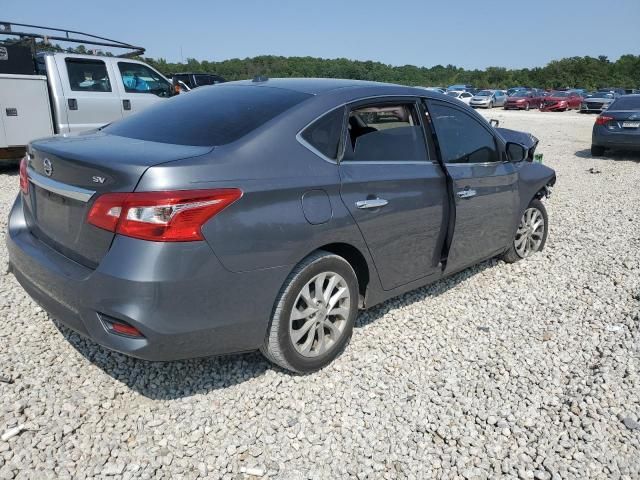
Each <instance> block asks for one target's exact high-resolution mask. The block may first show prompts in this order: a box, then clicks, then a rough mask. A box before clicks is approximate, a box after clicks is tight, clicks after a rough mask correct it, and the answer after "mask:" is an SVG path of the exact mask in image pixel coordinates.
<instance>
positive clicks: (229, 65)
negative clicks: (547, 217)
mask: <svg viewBox="0 0 640 480" xmlns="http://www.w3.org/2000/svg"><path fill="white" fill-rule="evenodd" d="M144 60H145V61H146V62H148V63H149V64H151V65H153V66H155V67H156V68H157V69H158V70H160V71H161V72H162V73H165V74H170V73H178V72H203V73H204V72H206V73H216V74H218V75H221V76H223V77H224V78H226V79H227V80H241V79H247V78H253V77H254V76H256V75H265V76H267V77H273V78H275V77H330V78H350V79H356V80H374V81H379V82H390V83H399V84H402V85H419V86H444V87H446V86H448V85H453V84H458V83H462V84H472V85H474V86H476V87H481V88H482V87H487V88H488V87H493V88H508V87H512V86H520V85H522V86H532V87H540V88H563V87H570V88H587V89H590V90H591V89H596V88H600V87H609V86H615V87H622V88H640V55H623V56H621V57H620V58H619V59H618V60H616V61H611V60H609V59H608V58H607V57H606V56H602V55H601V56H599V57H589V56H586V57H570V58H563V59H561V60H554V61H551V62H549V63H548V64H547V65H546V66H544V67H536V68H531V69H530V68H522V69H508V68H503V67H488V68H486V69H484V70H477V69H476V70H466V69H464V68H460V67H456V66H454V65H447V66H443V65H436V66H433V67H416V66H414V65H404V66H391V65H385V64H384V63H380V62H373V61H359V60H349V59H346V58H337V59H324V58H314V57H279V56H273V55H264V56H259V57H252V58H244V59H238V58H233V59H230V60H223V61H220V62H210V61H206V60H205V61H199V60H196V59H194V58H189V59H187V61H186V62H184V63H170V62H167V61H166V60H165V59H162V58H158V59H154V58H150V57H145V58H144Z"/></svg>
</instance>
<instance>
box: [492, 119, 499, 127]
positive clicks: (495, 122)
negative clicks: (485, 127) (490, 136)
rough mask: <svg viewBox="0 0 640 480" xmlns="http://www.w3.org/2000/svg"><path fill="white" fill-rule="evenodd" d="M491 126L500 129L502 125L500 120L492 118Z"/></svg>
mask: <svg viewBox="0 0 640 480" xmlns="http://www.w3.org/2000/svg"><path fill="white" fill-rule="evenodd" d="M489 125H491V126H492V127H493V128H498V126H499V125H500V120H496V119H495V118H492V119H491V120H489Z"/></svg>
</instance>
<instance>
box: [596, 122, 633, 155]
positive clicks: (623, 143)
mask: <svg viewBox="0 0 640 480" xmlns="http://www.w3.org/2000/svg"><path fill="white" fill-rule="evenodd" d="M591 144H592V145H597V146H599V147H604V148H611V149H616V150H634V151H640V132H634V133H624V132H615V131H614V132H611V131H610V130H609V129H607V128H606V127H604V126H601V125H595V126H594V127H593V133H592V136H591Z"/></svg>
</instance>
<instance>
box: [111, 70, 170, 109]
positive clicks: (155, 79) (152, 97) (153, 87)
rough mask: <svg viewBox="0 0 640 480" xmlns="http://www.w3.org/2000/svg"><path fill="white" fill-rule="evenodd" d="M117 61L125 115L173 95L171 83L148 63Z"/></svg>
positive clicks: (122, 106)
mask: <svg viewBox="0 0 640 480" xmlns="http://www.w3.org/2000/svg"><path fill="white" fill-rule="evenodd" d="M116 63H117V65H116V66H115V70H116V72H117V75H119V77H120V78H119V82H118V88H119V90H120V98H121V108H122V115H123V116H125V117H126V116H128V115H131V114H132V113H135V112H139V111H140V110H144V109H145V108H147V107H149V106H151V105H153V104H154V103H156V102H159V101H162V100H163V99H165V98H167V97H169V96H170V95H171V92H172V86H171V84H170V83H169V82H168V81H167V80H166V79H165V78H163V77H162V75H160V74H159V73H158V72H156V71H155V70H153V69H151V68H150V67H148V66H147V65H144V64H143V63H137V62H132V61H118V62H116Z"/></svg>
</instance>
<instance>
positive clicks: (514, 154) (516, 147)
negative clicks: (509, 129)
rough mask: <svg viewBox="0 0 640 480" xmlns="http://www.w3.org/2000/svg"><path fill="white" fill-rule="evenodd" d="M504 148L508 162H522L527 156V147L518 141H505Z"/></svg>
mask: <svg viewBox="0 0 640 480" xmlns="http://www.w3.org/2000/svg"><path fill="white" fill-rule="evenodd" d="M506 150H507V157H508V158H509V161H510V162H522V161H523V160H524V159H525V158H526V157H527V149H526V148H524V147H523V146H522V145H520V144H519V143H513V142H507V148H506Z"/></svg>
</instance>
